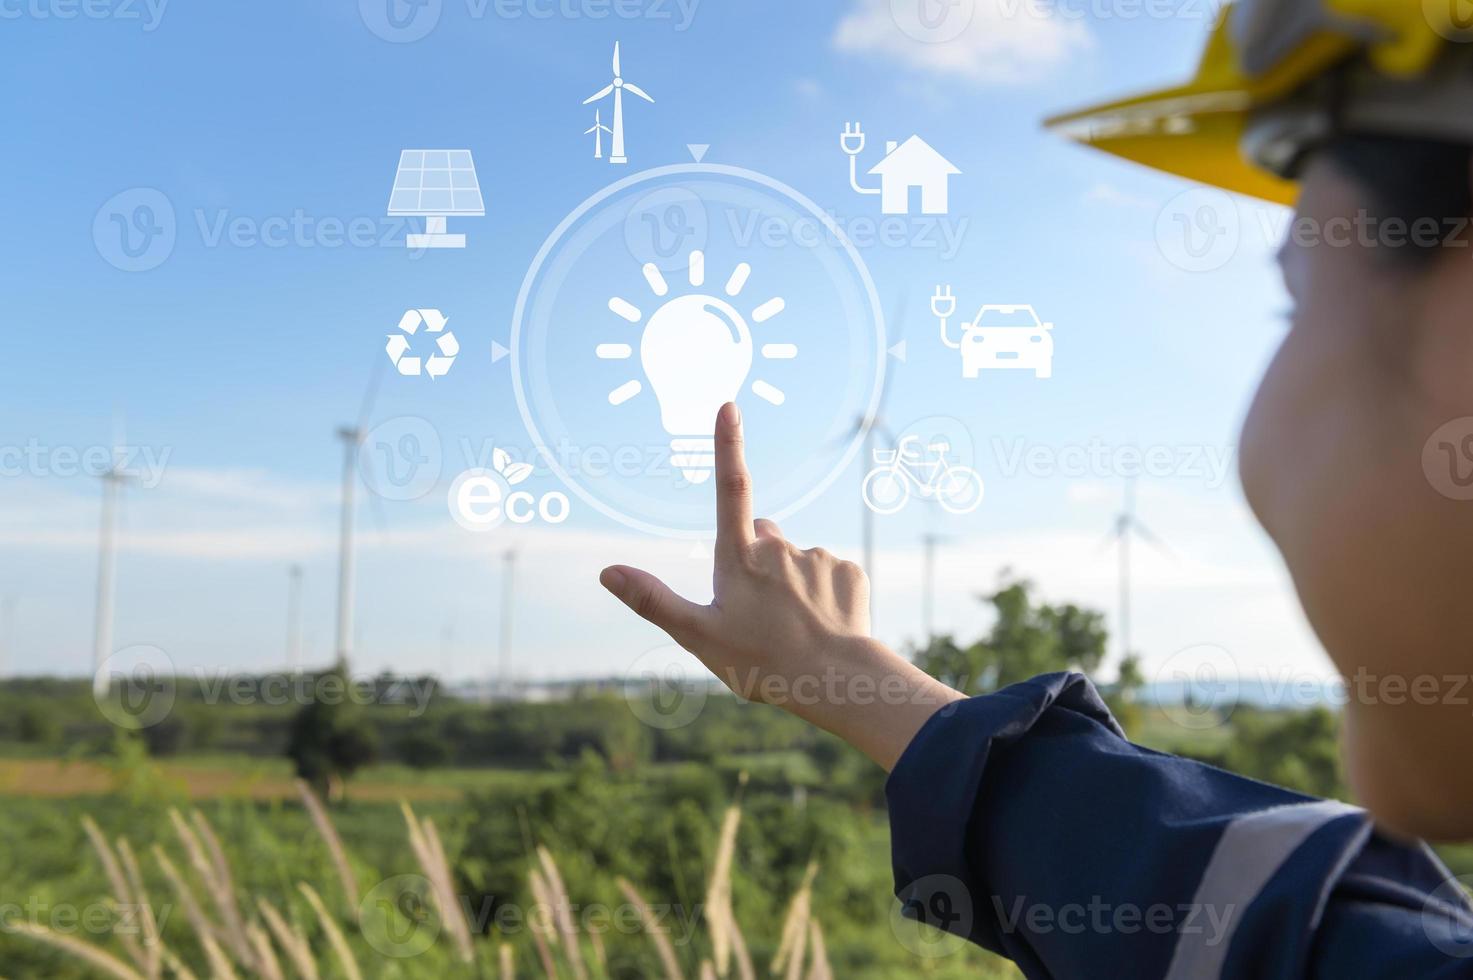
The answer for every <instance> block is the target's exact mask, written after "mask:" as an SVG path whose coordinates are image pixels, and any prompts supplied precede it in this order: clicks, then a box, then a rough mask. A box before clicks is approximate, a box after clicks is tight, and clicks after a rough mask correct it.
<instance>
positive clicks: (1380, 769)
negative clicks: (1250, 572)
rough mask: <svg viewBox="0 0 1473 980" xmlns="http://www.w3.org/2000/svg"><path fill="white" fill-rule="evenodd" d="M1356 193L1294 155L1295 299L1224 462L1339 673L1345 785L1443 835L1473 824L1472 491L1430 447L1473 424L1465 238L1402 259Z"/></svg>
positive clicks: (1288, 255)
mask: <svg viewBox="0 0 1473 980" xmlns="http://www.w3.org/2000/svg"><path fill="white" fill-rule="evenodd" d="M1368 210H1369V212H1370V213H1371V214H1374V213H1375V209H1374V206H1373V205H1372V204H1371V202H1370V201H1369V200H1368V199H1367V196H1366V194H1365V193H1364V191H1363V190H1362V189H1361V188H1360V187H1359V186H1358V185H1357V184H1356V183H1355V182H1354V181H1352V180H1351V179H1349V178H1348V177H1346V176H1345V175H1343V174H1341V173H1340V172H1338V171H1337V170H1336V169H1335V168H1334V166H1333V165H1332V164H1331V163H1330V162H1328V161H1321V162H1318V163H1316V164H1314V165H1312V166H1311V167H1310V168H1309V169H1308V171H1307V173H1306V174H1305V176H1304V180H1303V184H1302V191H1301V199H1300V202H1299V208H1298V215H1297V216H1296V225H1295V228H1296V234H1295V235H1292V236H1291V241H1290V242H1289V243H1288V244H1286V245H1285V247H1284V249H1283V251H1282V253H1281V255H1280V263H1281V265H1282V268H1283V275H1284V280H1285V282H1286V284H1287V285H1288V289H1289V292H1290V294H1291V295H1292V296H1293V299H1294V304H1295V308H1294V312H1293V315H1292V318H1291V323H1290V326H1289V329H1288V332H1287V334H1286V336H1285V337H1284V341H1283V344H1282V346H1281V347H1280V349H1279V351H1278V353H1277V354H1276V355H1275V357H1274V359H1273V362H1272V364H1271V365H1270V367H1269V369H1268V371H1267V373H1266V375H1265V376H1264V379H1263V382H1262V384H1261V385H1260V386H1259V390H1258V393H1257V396H1256V398H1255V400H1254V402H1253V406H1252V409H1251V410H1250V412H1249V414H1248V418H1247V420H1246V422H1245V424H1244V428H1243V433H1242V442H1241V449H1240V456H1239V466H1240V472H1241V476H1242V481H1243V489H1244V492H1245V494H1246V495H1247V498H1248V501H1249V503H1250V504H1251V506H1252V507H1253V510H1254V513H1255V514H1256V515H1257V517H1258V519H1259V521H1260V522H1261V523H1262V524H1263V526H1264V528H1265V529H1266V530H1267V531H1268V533H1269V535H1270V536H1271V537H1272V538H1273V539H1274V542H1275V543H1276V544H1277V546H1278V548H1279V550H1280V551H1281V552H1282V554H1283V556H1284V560H1285V562H1286V563H1287V565H1288V568H1289V572H1290V574H1291V576H1292V578H1293V580H1294V584H1295V587H1296V589H1297V591H1298V593H1299V596H1300V600H1301V602H1302V603H1303V605H1304V609H1305V613H1306V615H1307V616H1308V618H1309V621H1310V623H1311V625H1312V626H1313V627H1314V629H1315V631H1316V633H1317V634H1318V635H1319V637H1320V639H1321V641H1322V642H1323V643H1324V645H1325V648H1326V650H1327V651H1328V653H1329V654H1330V656H1331V658H1332V659H1333V660H1334V661H1335V663H1336V665H1337V666H1338V667H1339V669H1340V672H1341V674H1342V675H1343V676H1345V678H1346V679H1347V682H1348V683H1347V688H1348V697H1349V703H1348V705H1347V708H1346V720H1347V725H1346V728H1347V733H1346V758H1347V766H1348V769H1349V773H1350V777H1351V780H1352V785H1353V786H1354V788H1355V789H1356V792H1357V795H1358V796H1359V798H1360V799H1361V801H1362V802H1364V803H1365V804H1366V805H1367V806H1369V807H1370V808H1371V809H1372V810H1373V811H1376V812H1377V814H1378V816H1380V817H1381V818H1382V819H1383V820H1384V821H1386V822H1389V823H1390V824H1391V825H1392V826H1393V827H1399V828H1401V829H1404V830H1407V831H1409V832H1413V833H1418V834H1421V835H1425V836H1432V837H1439V836H1448V835H1450V834H1451V835H1454V836H1455V835H1457V834H1460V833H1470V832H1473V789H1469V788H1467V787H1469V786H1473V781H1470V780H1468V779H1467V778H1466V773H1465V772H1462V771H1461V770H1462V768H1463V767H1462V764H1461V762H1460V761H1459V760H1460V759H1461V758H1462V756H1463V755H1464V752H1465V751H1466V750H1467V749H1468V748H1470V747H1473V706H1470V705H1473V682H1468V680H1467V679H1468V677H1469V675H1470V674H1473V501H1470V500H1458V499H1453V498H1452V497H1450V496H1449V495H1448V493H1447V492H1445V491H1446V490H1447V489H1448V485H1447V482H1446V480H1444V479H1443V478H1442V477H1441V475H1440V474H1439V472H1438V470H1437V469H1436V468H1435V467H1429V465H1428V464H1426V463H1425V460H1426V459H1432V460H1438V459H1439V457H1438V453H1439V452H1443V450H1442V449H1440V448H1439V447H1438V445H1437V442H1438V439H1439V438H1440V437H1439V436H1437V433H1438V432H1439V431H1443V432H1446V431H1448V430H1447V428H1446V427H1447V426H1448V425H1451V426H1452V427H1453V429H1456V428H1457V426H1458V425H1459V424H1461V423H1458V422H1457V421H1456V420H1458V419H1460V418H1465V417H1466V428H1467V433H1468V435H1469V436H1473V315H1470V312H1469V311H1473V249H1469V248H1457V247H1444V248H1443V249H1442V250H1441V251H1440V252H1439V253H1438V254H1437V255H1435V256H1434V257H1432V258H1430V259H1429V260H1428V261H1425V262H1418V261H1409V257H1408V256H1398V255H1396V254H1394V249H1396V248H1397V247H1406V246H1404V245H1401V246H1398V245H1397V244H1396V243H1395V242H1394V241H1392V240H1390V239H1389V238H1387V237H1383V236H1382V234H1381V233H1380V232H1378V231H1377V230H1376V226H1375V223H1374V222H1371V221H1370V220H1369V218H1368V217H1367V211H1368ZM1452 217H1453V218H1456V216H1452ZM1347 229H1349V230H1350V234H1349V235H1348V236H1347V235H1346V234H1345V231H1346V230H1347ZM1451 445H1452V448H1453V451H1455V452H1456V451H1461V449H1460V447H1461V445H1462V443H1461V441H1460V440H1457V439H1454V440H1451ZM1468 445H1469V446H1470V447H1473V441H1470V442H1469V443H1468ZM1465 462H1466V464H1467V465H1468V467H1469V468H1470V469H1473V458H1469V459H1467V460H1466V461H1465ZM1459 678H1461V679H1462V680H1459ZM1412 685H1419V687H1417V688H1413V686H1412ZM1413 690H1418V691H1419V692H1420V693H1419V694H1417V695H1416V696H1413V695H1412V694H1411V692H1412V691H1413ZM1459 701H1461V702H1462V704H1461V706H1458V702H1459ZM1454 767H1455V768H1456V770H1458V771H1455V769H1454Z"/></svg>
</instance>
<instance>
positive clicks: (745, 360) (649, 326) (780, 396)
mask: <svg viewBox="0 0 1473 980" xmlns="http://www.w3.org/2000/svg"><path fill="white" fill-rule="evenodd" d="M642 271H643V273H644V278H645V282H646V283H647V284H648V285H649V288H650V291H651V292H652V293H654V295H655V297H656V298H658V299H661V300H662V302H661V303H660V305H659V306H658V307H657V308H656V309H655V311H654V312H653V313H652V314H650V316H649V318H648V319H646V318H645V315H644V312H643V311H642V310H641V309H639V307H637V306H635V305H634V304H633V303H631V302H629V301H628V300H626V299H623V298H621V297H618V296H615V297H613V298H612V299H610V300H609V309H610V310H611V311H612V312H613V313H614V314H615V315H616V316H618V317H620V318H621V319H623V320H624V321H626V322H628V323H631V324H639V323H643V324H644V331H643V333H642V335H641V336H640V338H639V360H640V364H641V365H642V366H643V368H644V373H645V377H646V378H647V379H648V381H649V386H650V389H651V390H652V391H653V393H654V395H655V399H656V401H658V402H659V405H660V423H661V425H663V426H664V429H665V432H666V433H667V434H668V435H669V436H670V462H671V464H672V465H673V466H675V468H676V469H678V470H680V473H681V475H682V476H683V477H684V478H685V479H686V481H687V482H688V483H691V484H696V483H704V482H705V481H706V480H708V479H710V477H711V472H712V469H713V468H714V466H715V461H716V456H715V448H716V447H715V442H714V438H713V433H714V430H715V426H716V412H717V411H718V410H719V409H720V408H721V406H722V405H723V404H725V403H726V402H729V401H735V400H736V398H737V395H738V394H739V393H740V392H741V390H742V386H743V385H745V384H746V381H747V377H748V375H749V374H750V373H751V370H752V361H753V359H754V357H755V356H758V355H760V356H761V357H763V358H765V359H769V360H791V359H792V358H794V357H796V356H797V354H798V348H797V345H795V344H782V343H772V344H762V345H761V346H760V347H759V346H757V345H756V344H755V342H754V340H753V337H752V330H751V328H750V327H749V326H748V325H747V320H748V319H750V320H751V322H752V323H753V324H756V325H761V324H763V323H766V322H767V321H768V320H771V319H772V318H773V317H775V316H777V315H778V314H779V313H781V312H782V311H783V309H784V308H785V306H786V304H785V303H784V301H783V300H782V298H781V297H774V298H772V299H769V300H767V301H766V302H764V303H762V304H761V305H760V306H758V307H757V308H756V309H754V310H752V311H751V313H750V314H749V315H748V316H747V317H743V315H742V314H741V313H740V312H738V310H737V309H736V307H735V306H734V305H732V303H731V302H729V301H728V300H729V299H735V298H736V297H738V296H740V295H741V293H742V289H743V288H744V287H745V286H746V284H747V280H748V278H749V277H750V276H751V274H752V267H751V266H749V265H748V264H747V263H745V262H743V263H741V264H739V265H738V266H737V267H736V269H735V270H734V271H733V272H732V274H731V277H730V278H729V279H727V281H726V286H725V289H724V292H725V294H726V297H727V299H722V298H720V297H716V296H712V295H709V294H707V293H705V292H698V291H693V292H688V293H682V294H681V295H678V296H673V297H671V296H670V284H669V283H668V282H666V280H665V277H664V274H663V273H661V271H660V269H659V268H658V267H657V266H655V265H654V264H653V263H649V264H646V265H645V266H644V267H643V270H642ZM687 271H688V279H689V281H690V285H691V286H692V287H693V289H697V290H698V289H700V288H701V287H704V286H705V281H706V261H705V255H704V254H703V253H701V252H699V251H695V252H691V253H690V260H689V263H688V266H687ZM667 297H668V298H667ZM594 353H595V354H596V355H597V356H598V357H599V358H601V359H604V360H624V359H627V358H630V357H633V355H634V348H633V346H632V345H630V344H624V343H607V344H599V345H598V346H597V347H596V348H595V349H594ZM643 390H644V384H643V383H642V382H640V381H639V380H637V379H633V380H629V381H626V382H624V383H623V384H621V385H619V386H618V387H617V388H615V389H614V390H613V391H611V392H609V404H610V405H622V404H624V403H625V402H627V401H629V400H630V399H631V398H633V397H634V396H636V395H638V394H639V393H640V392H642V391H643ZM751 390H752V393H753V394H754V395H756V396H757V397H759V398H761V399H763V400H765V401H767V402H770V403H771V404H773V405H781V404H782V403H783V402H784V401H785V400H786V399H787V396H786V395H785V394H784V393H783V392H782V390H781V389H779V388H776V387H774V386H773V385H771V384H769V383H768V382H766V381H763V380H761V379H758V380H756V381H753V382H752V387H751Z"/></svg>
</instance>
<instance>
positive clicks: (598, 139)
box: [583, 109, 613, 160]
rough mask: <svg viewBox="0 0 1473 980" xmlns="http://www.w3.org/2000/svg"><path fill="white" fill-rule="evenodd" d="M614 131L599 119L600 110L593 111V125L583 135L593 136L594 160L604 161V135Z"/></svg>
mask: <svg viewBox="0 0 1473 980" xmlns="http://www.w3.org/2000/svg"><path fill="white" fill-rule="evenodd" d="M612 132H613V130H612V129H610V128H609V127H607V126H605V125H604V124H603V123H602V122H600V121H599V118H598V110H597V109H595V110H593V125H592V126H591V127H589V128H588V129H585V130H584V131H583V135H584V136H587V135H588V134H589V133H592V134H593V158H594V159H595V160H602V159H603V158H604V133H612Z"/></svg>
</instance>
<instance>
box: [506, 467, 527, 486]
mask: <svg viewBox="0 0 1473 980" xmlns="http://www.w3.org/2000/svg"><path fill="white" fill-rule="evenodd" d="M501 475H502V476H504V477H506V482H507V484H508V485H510V486H513V487H514V486H516V485H517V484H518V483H521V482H522V481H523V480H525V479H526V478H527V477H529V476H531V475H532V464H531V463H513V464H511V465H510V466H508V467H507V468H506V471H505V472H503V473H502V474H501Z"/></svg>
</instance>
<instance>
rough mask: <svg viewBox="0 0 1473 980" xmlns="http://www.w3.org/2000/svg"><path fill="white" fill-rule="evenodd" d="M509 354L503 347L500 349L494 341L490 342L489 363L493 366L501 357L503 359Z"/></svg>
mask: <svg viewBox="0 0 1473 980" xmlns="http://www.w3.org/2000/svg"><path fill="white" fill-rule="evenodd" d="M510 353H511V351H509V350H507V349H506V348H505V347H502V346H501V345H500V344H498V343H497V342H496V341H494V340H493V341H491V363H492V364H495V363H496V362H497V361H499V360H501V359H502V358H503V357H505V356H506V355H508V354H510Z"/></svg>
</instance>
